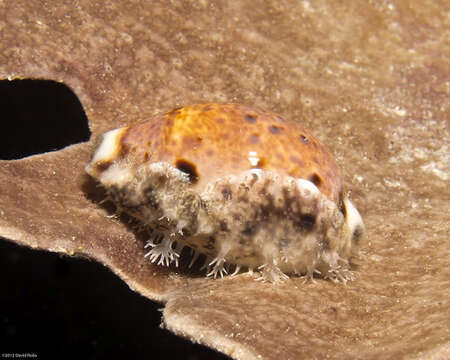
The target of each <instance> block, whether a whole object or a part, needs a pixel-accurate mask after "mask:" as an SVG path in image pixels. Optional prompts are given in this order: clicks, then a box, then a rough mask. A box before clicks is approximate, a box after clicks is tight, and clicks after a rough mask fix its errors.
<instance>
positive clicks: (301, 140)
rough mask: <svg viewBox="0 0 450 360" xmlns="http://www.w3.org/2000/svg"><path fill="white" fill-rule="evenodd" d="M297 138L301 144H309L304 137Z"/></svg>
mask: <svg viewBox="0 0 450 360" xmlns="http://www.w3.org/2000/svg"><path fill="white" fill-rule="evenodd" d="M298 138H299V139H300V142H302V143H303V144H309V140H308V138H307V137H306V136H305V135H303V134H302V135H300V136H299V137H298Z"/></svg>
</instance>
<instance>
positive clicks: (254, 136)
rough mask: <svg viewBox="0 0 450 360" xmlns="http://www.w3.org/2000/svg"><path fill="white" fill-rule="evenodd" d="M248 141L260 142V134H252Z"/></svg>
mask: <svg viewBox="0 0 450 360" xmlns="http://www.w3.org/2000/svg"><path fill="white" fill-rule="evenodd" d="M248 141H249V142H250V143H251V144H257V143H259V135H258V134H250V136H249V137H248Z"/></svg>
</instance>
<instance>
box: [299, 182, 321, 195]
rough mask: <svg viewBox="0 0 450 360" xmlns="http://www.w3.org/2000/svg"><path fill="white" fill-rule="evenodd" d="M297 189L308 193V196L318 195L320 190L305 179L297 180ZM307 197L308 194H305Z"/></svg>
mask: <svg viewBox="0 0 450 360" xmlns="http://www.w3.org/2000/svg"><path fill="white" fill-rule="evenodd" d="M297 186H298V189H299V190H300V191H301V192H303V193H306V192H309V194H310V195H316V194H319V193H320V190H319V189H318V188H317V186H316V185H314V184H313V183H312V182H311V181H308V180H305V179H297ZM305 195H308V194H305Z"/></svg>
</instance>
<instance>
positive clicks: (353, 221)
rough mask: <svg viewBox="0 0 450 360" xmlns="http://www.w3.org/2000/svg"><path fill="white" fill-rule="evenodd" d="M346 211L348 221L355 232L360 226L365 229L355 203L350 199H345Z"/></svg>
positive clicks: (351, 229) (352, 231)
mask: <svg viewBox="0 0 450 360" xmlns="http://www.w3.org/2000/svg"><path fill="white" fill-rule="evenodd" d="M344 205H345V211H346V213H347V216H346V220H345V221H346V223H347V225H348V227H349V229H350V231H351V233H352V234H353V233H354V232H355V230H357V229H358V228H359V229H361V230H363V229H364V222H363V220H362V217H361V215H360V214H359V212H358V210H357V209H356V207H355V205H353V204H352V202H351V201H350V200H349V199H344Z"/></svg>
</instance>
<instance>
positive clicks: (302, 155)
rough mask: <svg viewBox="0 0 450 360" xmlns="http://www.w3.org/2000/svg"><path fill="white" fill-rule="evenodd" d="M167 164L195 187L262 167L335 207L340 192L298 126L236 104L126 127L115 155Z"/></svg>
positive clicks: (336, 176)
mask: <svg viewBox="0 0 450 360" xmlns="http://www.w3.org/2000/svg"><path fill="white" fill-rule="evenodd" d="M131 153H133V158H134V159H135V161H138V162H149V163H153V162H159V161H164V162H168V163H170V164H172V165H174V166H175V167H177V168H178V169H180V170H182V171H184V172H186V173H188V174H189V177H190V180H191V182H192V183H193V185H194V186H196V187H203V186H205V185H206V184H207V183H208V182H209V181H211V180H213V179H216V178H220V177H222V176H225V175H230V174H237V173H240V172H243V171H246V170H249V169H262V170H267V171H273V172H276V173H278V174H285V175H290V176H292V177H295V178H302V179H306V180H310V181H311V182H313V183H314V184H315V185H316V186H317V187H318V188H319V189H320V190H321V192H322V193H323V194H325V195H326V196H327V197H328V198H329V199H331V200H332V201H334V202H335V203H336V202H337V201H338V199H339V196H340V194H341V193H342V181H341V176H340V172H339V168H338V166H337V164H336V162H335V160H334V158H333V156H331V154H330V153H329V152H328V151H327V150H326V149H325V147H324V146H323V145H322V144H320V143H319V141H318V140H317V139H316V138H315V137H314V136H313V135H311V133H310V132H308V131H307V130H305V129H303V128H302V127H301V126H300V125H299V124H298V123H296V122H293V121H288V120H287V119H284V118H283V117H281V116H279V115H276V114H274V113H271V112H267V111H263V110H259V109H255V108H251V107H247V106H243V105H239V104H201V105H200V104H198V105H190V106H186V107H182V108H179V109H175V110H172V111H170V112H168V113H167V114H164V115H158V116H156V117H154V118H152V119H150V120H148V121H143V122H139V123H135V124H133V125H132V126H130V127H129V128H128V129H127V130H126V131H125V132H124V133H123V136H122V138H121V150H120V154H121V156H125V155H130V154H131Z"/></svg>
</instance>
